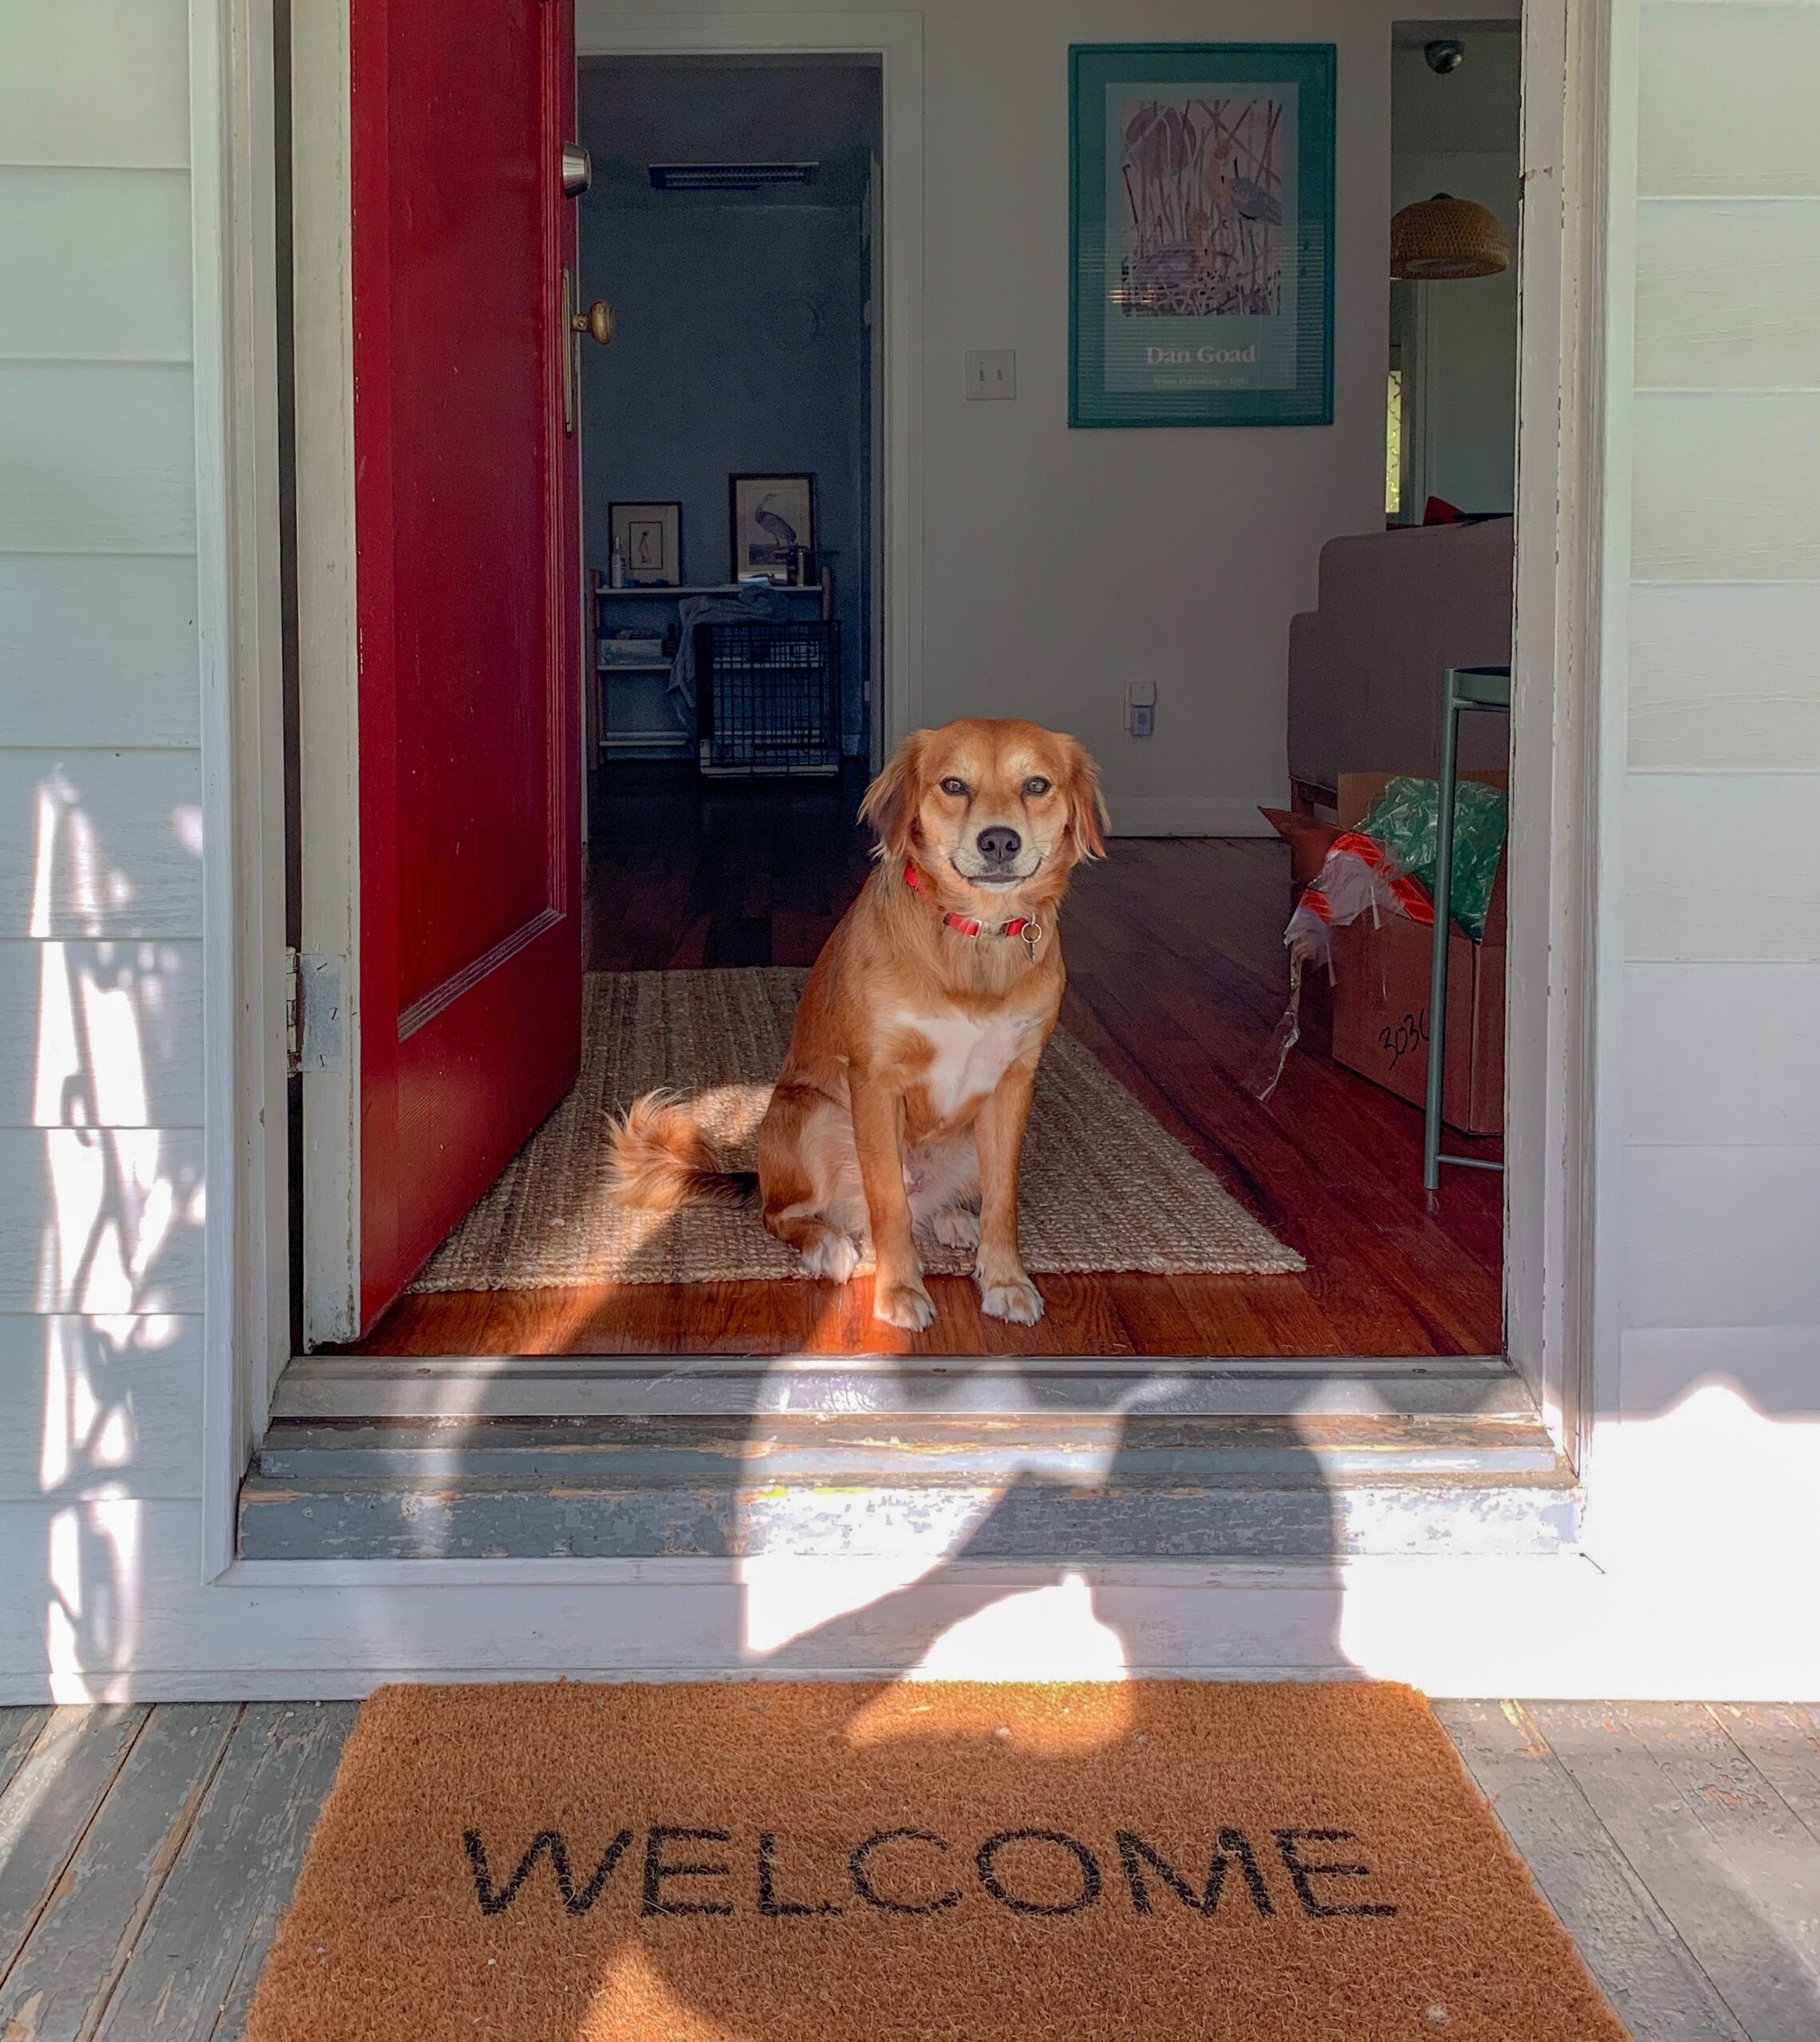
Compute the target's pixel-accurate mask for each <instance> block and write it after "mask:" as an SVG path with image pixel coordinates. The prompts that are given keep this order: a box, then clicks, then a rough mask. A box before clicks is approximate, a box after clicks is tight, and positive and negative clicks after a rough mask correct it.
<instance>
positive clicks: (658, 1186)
mask: <svg viewBox="0 0 1820 2042" xmlns="http://www.w3.org/2000/svg"><path fill="white" fill-rule="evenodd" d="M611 1141H612V1146H613V1196H614V1197H615V1198H616V1199H617V1200H618V1201H619V1203H620V1204H621V1205H636V1206H640V1207H642V1208H644V1210H645V1211H646V1212H675V1211H676V1209H677V1208H679V1207H680V1206H683V1205H736V1206H739V1207H742V1208H747V1209H750V1208H753V1207H755V1206H756V1205H757V1204H758V1172H757V1171H756V1170H729V1169H723V1167H722V1165H721V1160H720V1157H719V1156H718V1155H717V1154H716V1153H715V1149H714V1145H713V1144H712V1143H711V1141H709V1140H708V1138H707V1136H706V1135H705V1134H703V1133H702V1131H701V1129H699V1127H697V1126H696V1125H695V1122H694V1121H692V1120H691V1118H689V1115H688V1113H687V1110H686V1109H685V1108H684V1106H683V1105H682V1103H681V1102H680V1100H679V1099H678V1098H677V1097H676V1094H675V1093H673V1092H647V1093H646V1094H645V1095H644V1098H642V1099H639V1100H636V1101H635V1102H633V1104H632V1106H630V1107H629V1108H628V1110H627V1111H626V1114H625V1115H624V1118H623V1119H620V1120H617V1121H616V1122H614V1123H613V1134H612V1137H611Z"/></svg>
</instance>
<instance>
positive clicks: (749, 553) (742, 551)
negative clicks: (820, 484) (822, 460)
mask: <svg viewBox="0 0 1820 2042" xmlns="http://www.w3.org/2000/svg"><path fill="white" fill-rule="evenodd" d="M727 479H728V483H729V484H730V486H731V491H732V504H733V578H734V580H735V581H739V580H740V579H741V578H743V576H745V575H748V574H763V575H766V576H767V577H768V578H770V580H771V581H794V580H795V579H796V578H797V577H798V574H799V573H800V571H801V565H802V559H803V556H804V555H805V554H806V553H807V552H809V551H810V550H811V549H812V548H813V546H814V544H815V478H814V476H813V475H731V476H729V477H728V478H727Z"/></svg>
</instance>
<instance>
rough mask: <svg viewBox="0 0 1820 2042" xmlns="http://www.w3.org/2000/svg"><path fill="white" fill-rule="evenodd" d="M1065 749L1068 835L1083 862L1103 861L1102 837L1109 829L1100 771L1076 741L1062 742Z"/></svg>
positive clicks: (1072, 739)
mask: <svg viewBox="0 0 1820 2042" xmlns="http://www.w3.org/2000/svg"><path fill="white" fill-rule="evenodd" d="M1063 742H1064V743H1066V746H1067V748H1068V832H1069V834H1070V836H1071V837H1073V839H1074V848H1075V850H1076V852H1077V853H1078V854H1079V856H1081V857H1084V858H1103V857H1105V854H1106V838H1105V833H1106V831H1107V830H1109V829H1110V828H1111V827H1112V818H1111V816H1110V815H1109V814H1107V812H1106V798H1105V795H1104V794H1101V792H1100V769H1099V767H1097V766H1096V765H1095V764H1094V763H1093V757H1092V755H1091V754H1090V753H1089V751H1088V750H1087V747H1085V745H1084V744H1082V743H1081V741H1080V739H1078V738H1072V737H1071V738H1067V739H1064V740H1063Z"/></svg>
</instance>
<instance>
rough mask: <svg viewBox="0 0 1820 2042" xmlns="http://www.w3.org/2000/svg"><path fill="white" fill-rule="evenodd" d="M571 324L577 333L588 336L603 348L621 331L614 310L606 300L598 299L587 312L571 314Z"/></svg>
mask: <svg viewBox="0 0 1820 2042" xmlns="http://www.w3.org/2000/svg"><path fill="white" fill-rule="evenodd" d="M619 324H620V322H619V320H618V317H617V315H616V314H615V313H614V311H613V307H612V306H610V305H609V304H608V302H607V301H606V300H605V298H596V299H595V300H594V302H593V304H592V305H590V306H589V307H588V309H587V310H586V311H585V312H574V313H570V314H569V325H571V326H573V328H574V329H575V331H576V332H577V333H585V334H587V335H588V336H589V338H590V339H591V340H596V341H599V342H600V344H601V346H602V347H605V345H607V343H608V341H610V340H611V339H612V338H613V336H614V334H615V333H617V332H618V331H619Z"/></svg>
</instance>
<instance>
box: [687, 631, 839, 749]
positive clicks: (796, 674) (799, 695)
mask: <svg viewBox="0 0 1820 2042" xmlns="http://www.w3.org/2000/svg"><path fill="white" fill-rule="evenodd" d="M695 727H696V733H697V735H698V737H699V740H700V750H701V770H702V771H703V773H705V774H707V775H711V776H718V777H719V778H722V779H739V778H748V779H758V778H761V777H763V776H767V775H795V774H814V773H821V774H829V773H837V772H839V771H840V770H841V627H840V625H838V624H837V623H833V622H826V623H817V624H698V625H696V626H695Z"/></svg>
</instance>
